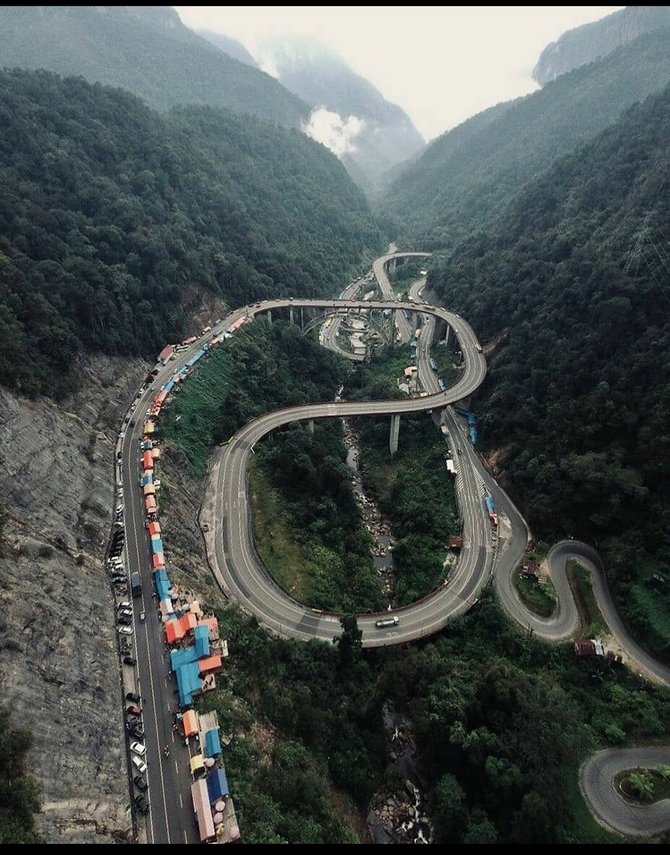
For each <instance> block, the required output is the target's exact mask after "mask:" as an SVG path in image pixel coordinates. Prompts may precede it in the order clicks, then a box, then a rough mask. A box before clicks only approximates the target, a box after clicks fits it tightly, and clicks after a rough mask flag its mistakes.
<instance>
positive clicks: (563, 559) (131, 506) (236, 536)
mask: <svg viewBox="0 0 670 855" xmlns="http://www.w3.org/2000/svg"><path fill="white" fill-rule="evenodd" d="M408 254H409V253H408ZM403 255H404V254H403V253H395V252H393V253H389V254H387V255H386V256H383V257H382V258H381V259H377V261H376V262H375V264H374V267H373V269H374V272H375V276H376V278H377V282H378V284H379V286H380V290H381V291H382V294H383V299H382V300H366V301H361V300H354V299H353V293H354V292H355V290H356V289H355V288H353V287H352V286H350V288H348V289H346V291H345V292H343V294H342V295H341V296H342V297H343V298H344V299H342V300H323V299H303V298H292V299H281V300H268V301H264V302H263V303H257V304H255V305H254V306H246V307H242V308H240V309H237V310H235V311H234V312H233V313H231V314H230V315H228V316H227V317H226V318H225V319H223V320H222V321H221V322H219V323H218V324H217V325H216V326H215V327H214V328H213V329H212V330H211V331H210V332H208V333H207V334H206V335H204V336H203V337H202V338H201V339H200V340H199V342H198V344H197V345H195V347H202V346H203V345H204V344H206V343H207V342H209V341H211V339H212V338H213V337H214V336H215V335H217V334H219V333H220V332H222V331H223V330H225V329H226V328H227V327H228V326H229V325H230V324H232V323H233V322H234V321H236V320H238V319H239V318H242V317H249V318H252V317H255V316H258V315H262V314H264V313H267V312H271V311H272V310H275V309H288V310H291V309H293V310H295V309H298V308H301V307H302V308H311V309H318V310H326V311H327V310H336V309H350V310H355V309H379V310H382V311H383V310H385V309H391V310H396V312H395V314H396V320H397V325H398V332H399V336H400V338H401V339H402V340H403V341H407V340H409V338H410V337H411V335H412V332H413V326H411V325H410V321H409V320H408V318H414V319H415V318H416V317H417V314H416V313H420V316H421V318H422V319H423V325H422V328H421V334H420V336H419V341H418V346H417V366H418V371H419V377H420V380H421V383H422V385H423V387H424V389H425V390H426V391H427V392H428V393H429V394H428V396H427V397H419V398H412V399H406V400H400V401H395V400H394V401H381V402H346V401H339V402H330V403H323V404H314V405H307V406H302V407H292V408H287V409H283V410H278V411H275V412H271V413H267V414H265V415H263V416H261V417H259V418H258V419H255V420H254V421H252V422H250V423H249V424H247V425H245V426H244V427H243V428H242V429H241V430H239V431H238V432H237V433H236V434H235V435H234V436H233V437H231V439H230V440H229V441H228V443H227V444H225V445H224V446H222V447H220V448H218V449H216V451H215V453H214V455H213V458H212V462H211V467H210V473H209V477H208V483H207V485H206V489H205V498H204V501H203V505H202V508H201V513H200V525H201V528H202V531H203V537H204V539H205V543H206V549H207V556H208V561H209V564H210V568H211V570H212V572H213V574H214V576H215V577H216V579H217V581H218V583H219V585H220V586H221V588H222V589H223V590H224V591H225V592H226V594H227V595H228V596H229V597H231V598H232V599H234V600H235V601H237V602H238V603H239V604H240V606H241V607H242V608H243V609H245V611H247V612H248V613H250V614H253V615H255V616H256V617H257V618H258V620H259V621H260V623H262V624H263V625H264V626H265V627H266V628H268V629H269V630H270V631H272V632H274V633H276V634H278V635H281V636H284V637H290V638H297V639H302V640H309V639H313V638H316V639H321V640H323V641H326V642H332V641H333V640H334V639H335V638H337V637H338V636H339V635H340V634H341V627H340V623H339V616H338V615H333V614H324V613H322V612H319V611H317V610H315V609H311V608H308V607H305V606H303V605H301V604H300V603H298V602H296V601H295V600H293V599H292V598H291V597H290V596H289V595H288V594H287V593H286V592H285V591H283V590H282V589H281V588H279V587H278V586H277V585H276V584H275V583H274V582H273V581H272V580H271V579H270V577H269V575H268V574H267V572H266V570H265V568H264V567H263V565H262V563H261V561H260V559H259V557H258V555H257V553H256V550H255V547H254V543H253V534H252V527H251V518H250V511H249V503H248V479H247V468H248V463H249V458H250V455H251V454H252V453H253V447H254V445H255V444H256V443H257V442H258V441H259V440H261V439H262V438H263V437H264V436H266V435H267V434H268V433H270V432H271V431H273V430H276V429H277V428H279V427H281V426H282V425H286V424H289V423H291V422H296V421H303V422H308V421H310V420H318V419H322V418H333V417H343V416H363V415H376V416H380V415H388V416H391V415H397V414H403V413H416V412H427V411H429V410H432V411H433V418H434V420H435V421H438V419H439V421H440V422H441V424H443V425H445V426H446V431H447V433H446V435H445V439H446V440H447V442H448V444H449V446H450V449H451V451H452V453H453V459H454V460H455V462H456V463H457V467H458V470H459V475H458V476H457V479H456V492H457V499H458V502H459V508H460V515H461V521H462V534H463V539H464V546H463V550H462V552H461V556H460V559H459V562H458V565H457V568H456V570H455V572H454V573H453V574H452V577H451V579H450V581H449V584H448V585H443V586H441V587H440V588H439V589H438V590H437V591H435V592H433V593H432V594H431V595H429V596H428V597H426V598H424V599H423V600H421V601H420V602H418V603H414V604H412V605H411V606H408V607H405V608H403V609H398V610H396V611H395V612H394V614H397V615H398V616H399V618H400V621H399V624H398V625H397V626H395V627H392V628H390V629H383V630H380V629H378V628H376V626H375V620H376V619H377V618H378V617H379V615H368V614H365V615H359V616H358V624H359V628H360V629H361V630H362V633H363V645H364V646H365V647H377V646H384V645H389V644H400V643H403V642H407V641H411V640H414V639H418V638H422V637H425V636H428V635H431V634H432V633H435V632H437V631H438V630H439V629H441V628H442V627H444V626H445V625H446V623H447V622H448V621H449V620H451V619H452V618H453V617H455V616H456V615H458V614H461V613H463V612H465V611H466V610H468V609H469V608H471V607H472V606H473V605H474V604H475V603H476V601H477V599H478V596H479V593H480V591H481V590H482V588H483V587H484V586H485V585H486V584H487V583H488V581H489V580H490V579H491V578H493V583H494V586H495V590H496V592H497V594H498V596H499V598H500V600H501V603H502V604H503V606H504V608H505V609H506V611H507V612H508V613H509V614H510V616H511V617H512V618H513V619H514V620H516V621H517V622H518V623H519V624H520V625H522V626H523V627H524V628H528V629H531V628H532V629H533V631H534V632H535V633H536V634H537V635H538V636H540V637H542V638H545V639H547V640H550V641H564V640H567V639H568V638H570V637H571V636H572V635H573V634H574V632H575V630H576V628H577V622H578V615H577V611H576V607H575V604H574V600H573V598H572V595H571V592H570V588H569V585H568V583H567V578H566V575H565V565H566V563H567V560H568V559H569V558H576V559H577V560H579V561H580V562H581V563H583V564H585V565H586V566H588V567H589V569H591V571H592V578H593V584H594V592H595V594H596V597H597V600H598V604H599V606H600V608H601V611H602V612H603V615H604V617H605V619H606V620H607V622H608V625H609V626H610V628H611V630H612V632H613V634H614V635H615V636H616V637H617V639H618V641H619V643H620V644H621V646H622V648H623V650H624V652H625V653H626V654H627V655H628V656H629V657H630V658H631V659H633V660H635V661H637V662H639V663H640V665H641V667H642V668H643V670H644V671H646V672H647V674H648V675H649V676H651V677H652V678H653V679H655V680H656V681H658V682H662V683H664V684H665V685H670V669H668V668H667V667H665V666H662V665H660V663H657V662H656V661H655V660H653V658H652V657H650V656H649V655H648V654H646V653H645V652H644V651H643V650H641V648H639V646H638V645H637V644H636V643H635V642H634V640H633V639H632V638H631V637H630V635H629V634H628V632H627V630H626V629H625V627H624V626H623V623H622V622H621V620H620V618H619V616H618V614H617V612H616V609H615V607H614V604H613V602H612V599H611V597H610V596H609V592H608V591H607V586H606V582H605V577H604V574H603V572H602V567H601V565H600V559H599V558H598V556H597V553H595V552H594V551H593V550H592V549H591V548H590V547H588V546H586V545H585V544H579V543H577V542H575V541H563V542H561V543H559V544H557V545H556V546H555V547H554V549H553V550H552V551H551V553H550V555H549V558H548V560H549V564H550V569H551V575H552V580H553V582H554V585H555V586H556V590H557V594H558V596H559V601H560V605H559V609H558V611H557V614H556V615H554V616H553V617H552V618H549V619H548V620H544V619H541V618H539V617H538V616H536V615H534V614H533V613H531V612H529V611H528V610H527V609H526V608H525V607H524V606H523V604H522V603H521V601H520V600H519V598H518V596H517V594H516V591H515V589H514V586H513V584H512V572H513V570H514V568H515V567H516V566H518V563H519V560H520V558H521V557H522V555H523V553H524V550H525V547H526V543H527V540H528V537H529V532H528V530H527V526H526V524H525V521H524V520H523V518H522V517H521V515H520V513H519V512H518V510H517V509H516V508H515V506H514V505H513V503H512V502H511V501H510V499H509V498H508V497H507V496H506V494H505V493H504V492H503V491H502V490H501V489H500V488H499V487H498V485H497V484H496V482H495V481H494V480H493V478H492V477H491V476H490V475H489V473H488V472H487V471H486V469H485V468H484V466H483V465H482V463H481V461H480V460H479V458H478V456H477V454H476V453H475V451H474V448H473V446H472V444H471V442H470V441H469V439H466V437H465V434H464V430H463V426H462V425H461V423H460V420H459V419H458V417H457V416H456V415H455V413H454V411H453V407H452V406H451V404H453V403H455V402H457V401H459V400H462V399H464V398H467V397H468V396H469V395H471V394H472V393H473V392H474V391H475V390H476V389H477V388H478V387H479V385H480V384H481V383H482V381H483V379H484V377H485V374H486V362H485V359H484V357H483V355H482V353H481V352H480V349H479V348H478V341H477V338H476V336H475V334H474V332H473V330H472V329H471V327H470V326H469V324H468V323H467V322H466V321H465V320H464V319H462V318H460V317H459V316H458V315H456V314H454V313H452V312H449V311H447V310H446V309H443V308H440V307H435V306H429V305H427V304H424V303H420V302H419V301H418V300H419V293H420V290H421V288H422V287H423V284H424V283H423V281H421V282H420V283H417V285H415V286H414V288H413V289H412V291H411V292H410V297H411V298H412V299H410V300H406V301H399V300H397V299H396V295H395V293H394V292H393V289H392V286H391V284H390V282H389V280H388V277H387V275H386V267H387V265H388V262H389V261H390V260H392V259H393V258H400V257H402V256H403ZM410 255H425V253H416V254H415V253H411V254H410ZM438 322H441V323H445V324H448V325H449V326H450V327H451V328H452V330H454V331H455V330H458V332H457V333H456V336H457V339H458V343H459V347H460V349H461V352H462V355H463V360H464V368H463V371H462V373H461V376H460V377H459V379H458V381H457V382H456V383H455V384H454V385H453V386H452V387H451V388H449V389H446V390H445V391H443V392H441V391H440V390H439V386H438V383H437V377H436V375H435V373H434V372H433V370H432V369H431V367H430V363H429V361H428V360H429V353H430V347H431V344H432V340H433V334H434V329H435V324H436V323H438ZM333 324H334V321H331V326H332V325H333ZM335 340H336V332H335V334H334V335H333V336H329V337H327V338H326V340H325V341H324V343H325V344H326V345H327V346H333V345H335V348H334V349H337V350H338V351H339V352H340V353H341V354H342V355H348V356H349V357H351V356H352V354H346V353H345V352H344V351H341V350H340V349H339V347H337V345H336V341H335ZM190 353H191V351H187V352H186V353H184V354H178V355H177V357H176V358H175V359H173V360H172V361H170V362H169V363H168V364H167V365H166V366H164V367H160V368H159V373H158V375H157V377H156V378H155V379H154V381H153V383H152V384H151V386H150V387H149V388H143V390H142V391H141V392H140V395H139V397H138V399H136V402H134V404H133V407H132V408H131V410H130V411H129V413H128V415H127V417H126V423H127V427H126V430H125V434H122V436H121V439H120V451H121V460H120V463H121V473H119V474H117V479H118V478H119V477H121V476H122V480H121V483H122V485H123V496H124V504H125V508H126V533H127V538H126V549H127V559H126V560H127V562H128V570H129V573H132V572H135V571H138V572H141V574H142V578H143V583H144V586H143V587H144V593H143V598H144V599H143V601H142V605H141V609H142V610H144V611H145V612H146V615H147V620H146V622H139V621H138V619H137V611H136V615H135V639H136V646H137V652H136V657H137V660H138V665H137V667H138V675H139V679H140V680H141V687H142V688H141V692H142V694H143V701H144V715H145V721H146V720H147V719H148V723H149V725H150V726H149V727H147V737H146V744H147V762H148V777H149V783H150V793H151V812H150V815H149V818H148V822H147V841H148V842H195V840H196V837H197V835H196V834H195V830H194V827H193V824H192V822H191V821H190V819H191V818H192V810H191V808H190V795H189V790H188V788H189V784H190V776H189V774H188V769H187V767H184V766H182V767H181V769H180V764H185V763H188V752H187V750H186V749H183V750H180V749H182V747H181V746H180V745H176V746H175V751H174V752H172V753H171V755H170V757H169V758H167V757H165V756H164V754H163V752H162V750H161V745H162V744H165V743H167V742H169V744H170V745H172V744H173V743H172V735H171V722H172V717H171V711H172V707H173V706H174V704H175V700H174V694H173V692H174V686H173V684H172V681H171V680H170V678H169V676H167V675H166V673H165V671H166V668H168V667H169V662H165V661H164V653H165V648H164V645H163V637H162V625H161V623H160V620H159V619H158V617H157V614H156V609H155V607H152V602H151V600H150V596H151V595H150V592H151V591H152V590H153V582H152V579H151V575H152V574H151V571H150V569H149V562H148V560H147V556H148V554H149V551H148V541H147V535H146V530H145V527H144V526H145V517H144V507H143V501H142V495H141V492H140V491H139V489H138V486H137V485H138V478H139V469H140V466H139V440H140V438H141V435H142V421H143V418H144V413H145V410H146V409H147V407H148V406H149V404H150V402H151V401H152V400H153V398H154V396H155V394H156V390H157V389H159V388H160V386H161V385H163V384H164V383H165V382H167V380H169V378H170V377H171V376H172V375H173V374H174V373H175V372H176V371H177V370H178V369H179V368H180V367H181V366H182V365H183V364H184V363H185V362H186V360H187V359H188V358H189V356H190ZM157 368H158V366H157ZM135 414H136V416H135ZM130 419H133V420H134V421H135V425H134V426H132V427H131V426H130V424H129V423H128V422H129V420H130ZM401 431H402V428H401ZM458 449H460V453H459V451H458ZM487 493H489V494H491V495H492V496H493V497H494V499H495V501H496V504H497V506H498V510H499V513H500V515H501V518H504V519H505V523H506V524H505V527H504V533H503V526H500V530H501V535H500V537H493V536H492V529H491V524H490V521H489V517H488V513H487V512H486V509H485V506H484V502H483V498H484V496H485V495H486V494H487ZM136 605H137V603H136ZM127 667H128V666H124V669H125V668H127ZM646 750H650V751H652V752H656V753H654V754H653V757H654V765H655V764H658V763H662V762H668V761H667V750H666V749H661V748H658V749H646ZM663 752H665V753H663ZM600 756H601V755H594V757H592V758H591V759H590V760H589V762H588V764H586V765H585V767H584V769H583V771H582V776H581V786H582V789H583V792H584V794H585V795H586V797H587V801H588V802H589V804H590V806H591V809H592V811H593V813H594V815H595V816H596V818H598V819H599V821H600V822H602V823H603V824H605V825H607V826H608V827H610V828H613V829H614V830H616V831H619V832H620V833H623V834H650V833H655V831H654V829H657V828H658V827H665V828H669V827H670V801H665V802H662V803H660V806H655V807H654V809H653V811H650V810H649V809H647V808H641V809H640V811H638V812H637V813H636V812H630V816H629V819H628V820H626V822H628V824H627V825H626V822H623V825H622V822H621V821H619V820H618V819H617V816H618V813H617V808H616V806H617V805H619V807H620V806H621V805H622V804H623V800H622V799H621V798H620V797H619V796H618V795H616V794H615V799H614V801H612V795H611V792H610V791H611V790H612V779H611V776H610V775H609V772H610V770H611V769H612V768H613V763H615V762H616V761H615V760H613V759H612V758H613V757H615V756H616V752H614V751H612V752H609V753H607V752H605V753H602V758H603V759H602V761H600V760H599V759H598V758H599V757H600ZM622 756H623V755H621V757H622ZM620 762H624V761H622V760H621V759H620ZM649 762H650V763H651V760H650V761H649ZM599 764H600V765H599ZM176 804H179V805H180V808H181V809H180V810H175V805H176ZM613 805H614V807H613ZM613 811H614V813H613ZM652 815H653V821H652ZM659 816H660V817H661V818H660V819H659ZM645 817H646V819H645ZM645 823H646V824H645ZM659 823H660V825H659ZM663 823H665V825H664V826H663Z"/></svg>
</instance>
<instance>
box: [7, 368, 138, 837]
mask: <svg viewBox="0 0 670 855" xmlns="http://www.w3.org/2000/svg"><path fill="white" fill-rule="evenodd" d="M146 371H147V366H146V365H145V364H144V363H142V362H141V361H139V360H135V361H133V362H130V361H128V360H120V359H116V360H112V359H109V358H105V357H95V358H93V359H89V360H88V361H87V362H86V363H85V364H82V365H81V366H80V373H81V374H82V376H83V377H84V378H85V381H84V385H83V387H82V389H81V391H80V392H79V393H78V394H77V395H76V396H75V397H73V399H72V400H70V401H68V402H67V404H66V405H65V406H58V405H56V404H54V403H53V402H51V401H49V400H41V401H38V402H33V401H25V400H22V399H18V398H16V397H14V396H12V395H10V394H8V393H7V392H5V391H4V390H0V449H2V451H1V453H0V496H2V503H3V504H2V517H1V519H2V541H1V542H2V554H1V555H0V598H1V602H2V606H3V608H2V613H1V617H0V620H1V621H2V632H1V633H0V639H1V640H0V682H1V685H2V687H3V701H4V703H5V705H6V706H7V707H8V709H9V710H10V713H11V717H12V721H13V722H14V723H15V724H16V725H20V726H26V727H28V728H29V729H30V730H32V732H33V734H34V746H33V749H32V750H31V752H30V755H29V762H30V767H31V772H32V774H33V776H34V777H35V778H36V780H37V781H38V782H39V783H40V785H41V787H42V793H43V800H44V808H43V813H42V815H41V816H40V817H39V823H40V825H41V830H42V833H43V834H44V836H45V838H46V840H47V841H48V842H50V843H75V842H76V843H91V842H96V841H100V842H114V841H118V840H129V839H130V828H131V814H130V811H129V789H128V777H127V766H126V751H125V741H124V733H123V717H122V709H123V708H122V695H121V680H120V663H119V656H118V653H117V642H116V630H115V621H114V599H113V596H112V592H111V589H110V586H109V581H108V577H107V574H106V572H105V570H104V567H103V558H104V551H105V546H106V543H107V540H108V537H109V532H110V527H111V520H112V509H113V503H114V485H113V478H112V472H113V470H112V464H113V457H114V444H115V441H116V433H117V430H118V425H119V424H120V423H121V421H122V418H123V414H124V412H125V410H126V407H127V405H128V403H129V401H130V400H132V398H133V397H134V394H135V390H136V389H137V387H138V386H139V385H140V383H141V380H142V378H143V376H144V375H145V373H146Z"/></svg>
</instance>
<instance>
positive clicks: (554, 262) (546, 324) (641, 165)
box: [429, 88, 670, 656]
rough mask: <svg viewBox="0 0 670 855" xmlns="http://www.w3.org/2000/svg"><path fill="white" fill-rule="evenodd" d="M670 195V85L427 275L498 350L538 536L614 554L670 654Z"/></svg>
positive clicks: (617, 569)
mask: <svg viewBox="0 0 670 855" xmlns="http://www.w3.org/2000/svg"><path fill="white" fill-rule="evenodd" d="M669 187H670V88H668V89H666V90H665V91H664V92H663V93H662V94H660V95H655V96H650V97H649V98H648V99H647V100H646V101H645V102H644V104H642V105H636V106H634V107H632V108H630V109H629V110H628V111H627V113H626V114H625V115H624V116H623V117H622V118H621V120H620V121H619V122H618V123H616V124H615V125H613V126H612V127H611V128H610V129H608V130H607V131H605V132H603V134H602V135H601V136H599V137H598V138H597V139H596V140H595V141H593V142H592V143H590V144H588V145H586V146H585V147H583V148H582V149H580V150H578V151H576V152H575V153H574V154H571V155H569V156H567V157H565V158H563V159H561V160H559V161H558V162H557V163H556V164H555V165H554V166H553V167H552V168H551V169H549V170H548V171H547V172H546V173H545V174H544V175H543V176H541V177H540V178H538V179H536V180H535V181H533V182H531V183H530V184H529V185H528V186H527V187H526V189H525V190H524V191H523V192H521V193H520V194H519V195H518V196H517V198H516V199H515V200H514V202H513V203H512V204H511V205H510V206H509V207H508V208H507V210H506V211H505V213H504V215H502V216H500V217H499V218H498V219H497V220H496V221H495V222H494V223H492V224H491V225H490V226H489V227H487V228H486V229H485V230H483V231H481V232H480V233H478V234H475V235H473V236H472V237H471V238H469V239H468V240H466V241H464V242H463V243H462V244H461V245H460V246H459V247H458V248H457V249H456V250H455V251H454V252H453V253H452V254H451V255H450V256H449V257H448V258H446V259H445V260H443V261H442V262H441V263H440V264H438V265H437V268H436V269H435V271H434V272H433V273H431V275H430V276H429V287H430V288H432V289H433V290H434V291H435V292H436V293H437V294H439V296H440V297H441V298H442V299H443V300H444V301H445V302H446V303H447V304H448V305H449V306H451V307H452V308H454V309H455V310H456V311H459V312H460V311H462V312H463V314H464V315H465V316H466V317H467V318H468V319H469V320H470V321H471V322H472V324H473V326H474V328H475V329H476V330H477V332H478V334H479V336H480V338H481V339H482V340H483V341H487V340H488V341H490V342H492V343H494V344H495V348H494V350H493V352H492V354H491V355H490V358H489V375H488V378H487V381H486V384H485V386H484V387H483V396H482V398H481V399H480V402H479V411H480V421H481V425H482V428H483V431H482V433H483V438H484V441H485V443H486V445H487V446H488V448H489V450H493V449H503V450H504V457H503V459H502V462H501V463H500V466H501V468H502V469H503V470H504V472H505V473H506V474H507V475H508V476H509V477H510V478H511V484H512V487H513V494H516V496H517V498H520V499H521V502H522V507H523V508H524V510H525V511H526V513H527V515H528V518H529V520H530V523H531V525H532V526H533V527H535V528H536V530H537V532H538V533H540V534H542V535H543V536H544V537H546V538H547V539H548V540H549V539H551V538H554V537H559V536H565V535H569V534H571V535H574V536H575V537H582V538H584V539H586V540H588V541H590V542H591V543H593V544H594V545H597V546H598V547H599V548H600V549H602V550H604V552H605V554H606V556H607V558H608V559H609V562H610V565H611V567H612V568H613V572H612V579H613V580H614V581H615V583H616V585H617V588H618V590H619V591H620V592H621V593H622V594H623V593H624V592H625V593H627V594H630V593H632V596H626V597H623V596H622V597H621V598H620V603H621V605H622V607H623V608H624V609H626V610H627V613H628V617H629V619H632V620H633V622H634V623H637V625H638V630H640V631H641V633H642V635H643V636H645V637H646V640H647V642H648V643H649V644H651V645H652V646H653V647H655V648H656V649H657V650H658V651H661V652H663V653H664V654H665V655H666V656H668V655H670V633H668V626H669V625H670V621H669V617H670V616H669V614H668V605H667V592H666V593H665V594H662V593H654V592H653V591H649V589H648V588H643V587H640V585H639V582H640V579H641V578H648V577H649V576H650V575H651V573H652V572H653V571H654V570H663V569H664V568H665V567H666V566H667V561H668V559H669V558H670V540H669V538H668V531H669V530H670V510H669V501H670V427H669V425H670V362H669V361H668V358H667V354H668V349H669V347H670V321H668V317H669V310H670V285H668V282H670V252H669V250H668V242H669V240H670V231H669V229H668V223H670V194H669V193H668V188H669ZM631 585H633V588H632V589H631V588H630V586H631ZM645 603H646V605H645ZM662 603H665V607H664V608H665V610H666V611H665V612H664V613H662V612H661V610H660V609H661V606H660V604H662ZM647 606H649V608H647ZM644 611H647V612H648V616H647V617H644V616H643V614H642V612H644ZM649 615H651V617H649ZM654 615H655V617H654Z"/></svg>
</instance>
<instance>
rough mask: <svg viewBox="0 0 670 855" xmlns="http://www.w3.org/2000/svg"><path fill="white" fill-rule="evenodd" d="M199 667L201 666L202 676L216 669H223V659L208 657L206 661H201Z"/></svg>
mask: <svg viewBox="0 0 670 855" xmlns="http://www.w3.org/2000/svg"><path fill="white" fill-rule="evenodd" d="M198 665H199V666H200V673H201V674H204V673H205V671H214V669H215V668H220V667H221V657H220V656H208V657H207V658H206V659H201V660H200V662H199V663H198Z"/></svg>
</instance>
